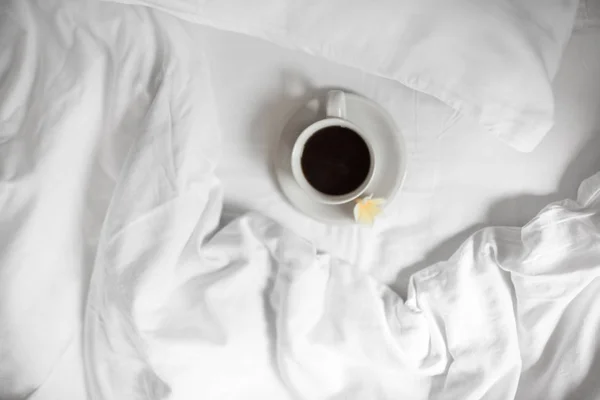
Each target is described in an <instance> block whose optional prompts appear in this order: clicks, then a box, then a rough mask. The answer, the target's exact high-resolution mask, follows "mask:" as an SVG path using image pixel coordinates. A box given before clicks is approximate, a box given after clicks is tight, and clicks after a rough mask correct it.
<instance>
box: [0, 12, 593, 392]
mask: <svg viewBox="0 0 600 400" xmlns="http://www.w3.org/2000/svg"><path fill="white" fill-rule="evenodd" d="M0 15H1V17H0V18H2V20H1V23H0V41H2V46H1V47H0V49H1V50H2V51H1V52H0V54H1V56H0V67H1V68H0V71H2V80H1V85H0V91H1V96H0V116H1V117H2V119H1V121H2V124H3V125H2V135H3V136H2V143H1V145H0V152H1V153H0V155H1V157H0V177H1V180H0V182H2V186H1V188H2V192H1V196H2V197H1V200H2V208H1V209H0V229H1V232H2V234H1V236H0V239H1V241H0V245H1V249H0V250H1V251H0V327H1V330H0V355H1V357H0V378H1V379H2V382H1V385H0V390H1V391H0V398H2V399H3V400H4V399H12V398H24V397H28V395H29V398H32V399H59V398H60V399H79V398H82V399H83V398H85V395H84V394H83V392H81V389H82V388H81V386H80V379H81V376H80V375H81V373H82V370H81V369H78V367H80V364H81V363H80V362H78V359H79V356H80V354H79V348H78V346H79V344H80V343H79V342H80V341H79V338H80V335H81V325H82V323H81V316H82V315H83V313H84V303H83V301H82V298H83V297H85V295H86V294H87V290H88V288H87V286H88V284H87V282H88V280H89V272H90V271H91V268H92V266H95V272H94V276H93V278H92V283H91V293H90V301H89V304H88V306H87V319H86V335H85V339H86V340H85V345H86V359H85V361H86V363H85V370H86V374H87V380H88V383H89V384H90V385H89V387H88V389H89V392H90V393H89V394H90V398H92V399H105V398H106V399H121V398H122V399H136V398H144V399H148V398H150V399H157V398H168V397H170V398H174V399H176V398H184V399H187V398H219V396H221V398H241V399H248V398H265V399H269V398H273V399H285V398H294V396H295V397H302V396H304V397H306V398H308V399H318V398H329V399H331V398H333V399H336V398H337V399H348V398H350V399H352V398H359V399H364V398H374V399H385V398H394V399H396V398H398V397H405V398H416V399H419V398H434V399H435V398H442V399H444V398H476V399H479V398H490V399H493V398H502V399H504V398H510V397H511V396H512V395H513V394H516V395H515V397H516V398H518V399H531V398H549V399H563V398H575V399H576V398H586V399H587V398H594V397H598V383H597V380H596V379H595V377H596V376H598V374H599V368H600V367H599V364H600V360H599V356H598V348H599V344H598V339H597V335H596V332H597V329H598V325H599V319H600V317H599V315H600V310H599V306H598V301H597V293H598V289H599V288H598V286H599V284H598V279H597V276H598V264H599V263H598V259H599V258H600V257H599V256H598V253H597V252H598V244H597V243H598V240H597V232H598V223H599V218H598V207H599V205H598V200H597V192H598V187H599V186H600V185H599V182H598V181H599V180H600V179H599V177H598V176H595V177H594V178H592V179H591V180H589V181H587V182H586V183H585V184H584V185H583V186H582V189H581V191H580V195H579V199H578V203H574V202H564V203H561V204H556V205H554V206H551V207H548V208H547V209H545V210H544V211H543V212H542V213H541V214H540V215H539V216H538V217H537V218H536V219H535V220H534V221H533V222H532V223H531V224H529V225H528V226H527V227H526V228H525V229H523V230H522V231H520V230H519V229H516V228H512V229H509V228H490V229H487V230H484V231H481V232H479V233H478V234H476V235H475V236H474V237H472V238H471V239H469V240H468V241H467V242H466V243H465V244H464V245H463V246H462V247H461V250H459V251H458V252H457V253H456V254H455V256H454V257H453V258H452V259H451V260H450V261H449V262H446V263H442V264H437V265H434V266H433V267H430V268H428V269H425V270H423V271H422V272H420V273H418V274H416V275H414V276H413V278H412V281H411V283H410V285H409V294H408V296H407V299H406V301H402V300H401V299H400V298H399V297H398V296H397V295H396V294H395V293H393V292H392V291H390V290H389V289H388V287H387V286H385V285H382V284H381V283H379V282H378V281H377V280H376V279H374V278H373V276H372V275H371V274H369V273H367V272H363V271H359V270H357V269H356V268H355V266H354V265H351V264H349V263H346V262H343V261H340V260H339V259H337V258H335V257H331V256H329V255H327V254H323V253H320V252H318V251H316V250H315V249H314V247H313V245H312V244H310V243H308V242H306V241H305V240H303V239H301V238H300V237H299V236H297V235H295V234H293V233H291V232H289V231H287V230H284V229H282V228H280V227H279V225H277V224H274V223H273V222H272V221H270V220H269V219H266V218H264V217H261V216H259V215H256V214H251V215H248V216H245V217H243V218H241V219H238V220H236V221H234V222H233V223H232V224H231V225H229V226H228V227H226V228H224V229H223V230H220V231H219V232H218V233H217V234H216V235H215V236H214V237H213V236H212V234H211V232H212V231H213V229H214V228H215V227H216V226H217V222H218V218H219V215H220V210H219V209H220V197H221V194H220V188H219V184H218V182H217V181H216V180H215V178H214V175H213V168H214V160H215V159H216V157H217V155H218V146H217V143H215V141H216V140H217V138H218V136H219V134H218V129H217V128H216V124H215V123H214V120H213V118H214V115H215V112H214V110H213V102H212V98H211V96H210V91H209V88H208V87H207V81H206V74H205V73H206V70H205V69H203V68H202V66H203V65H204V63H203V60H202V57H201V53H199V52H190V51H189V49H190V46H191V44H190V43H189V42H188V38H187V36H186V35H184V34H182V32H181V30H180V28H181V26H180V24H179V22H178V21H176V20H173V19H170V18H166V17H164V16H162V15H160V13H154V12H151V11H149V10H146V9H143V8H128V7H121V6H110V5H101V6H97V5H94V4H93V3H89V4H88V3H85V2H73V3H69V4H68V5H65V6H63V5H60V6H59V5H58V3H55V2H49V1H43V2H42V1H39V2H16V1H15V2H14V3H5V4H3V5H2V12H1V13H0ZM6 49H8V50H6ZM196 55H197V56H198V57H199V60H195V61H194V62H192V61H191V60H189V57H193V56H196ZM190 65H193V67H191V66H190ZM109 203H110V205H109ZM98 236H100V238H98ZM549 245H551V247H550V250H552V251H551V252H550V253H549V256H545V253H547V252H546V251H545V249H546V246H549ZM96 249H98V250H96ZM391 249H393V247H390V251H391ZM397 251H398V253H400V252H401V251H402V249H398V250H397ZM388 256H389V257H391V255H390V254H388ZM68 363H72V364H73V365H71V367H72V371H73V375H70V376H67V377H65V376H64V375H63V376H62V377H61V378H62V380H61V379H59V378H56V376H55V374H54V372H55V371H56V370H57V369H58V368H61V367H62V366H63V365H65V364H68ZM65 369H67V368H65ZM517 382H518V385H517ZM50 387H52V389H55V390H56V391H50ZM36 388H37V390H36ZM78 390H79V391H78Z"/></svg>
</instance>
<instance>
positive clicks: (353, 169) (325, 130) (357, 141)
mask: <svg viewBox="0 0 600 400" xmlns="http://www.w3.org/2000/svg"><path fill="white" fill-rule="evenodd" d="M345 96H346V95H345V93H344V92H343V91H341V90H332V91H330V92H329V93H328V94H327V105H326V115H327V116H326V118H324V119H321V120H319V121H317V122H315V123H313V124H311V125H309V126H308V127H306V128H305V129H304V130H303V131H302V132H301V133H300V135H299V136H298V138H297V139H296V141H295V143H294V146H293V148H292V157H291V158H292V159H291V164H292V174H293V176H294V179H295V180H296V182H297V183H298V185H299V186H300V187H301V188H302V190H303V191H304V192H306V193H307V194H308V195H309V196H310V197H311V198H312V199H314V200H316V201H318V202H320V203H323V204H343V203H347V202H350V201H352V200H354V199H356V198H358V197H359V196H361V195H362V194H363V193H364V192H365V190H366V189H367V187H368V186H369V183H371V180H372V179H373V173H374V171H375V157H374V153H373V148H372V146H371V144H370V143H369V141H368V139H367V136H366V135H365V133H364V132H363V131H362V130H361V128H360V127H358V126H357V125H356V124H354V123H352V122H350V121H348V119H347V118H346V97H345Z"/></svg>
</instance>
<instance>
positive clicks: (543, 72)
mask: <svg viewBox="0 0 600 400" xmlns="http://www.w3.org/2000/svg"><path fill="white" fill-rule="evenodd" d="M111 1H112V0H111ZM116 1H119V2H123V3H129V4H143V5H147V6H150V7H155V8H157V9H160V10H165V11H168V12H170V13H172V14H174V15H177V16H178V17H181V18H183V19H186V20H189V21H193V22H196V23H200V24H203V25H208V26H212V27H215V28H218V29H224V30H227V31H233V32H238V33H243V34H246V35H250V36H254V37H259V38H262V39H266V40H269V41H272V42H274V43H277V44H280V45H283V46H286V47H290V48H294V49H300V50H303V51H305V52H308V53H310V54H315V55H319V56H323V57H325V58H327V59H329V60H331V61H335V62H339V63H341V64H345V65H349V66H352V67H356V68H359V69H361V70H363V71H365V72H368V73H373V74H377V75H380V76H384V77H388V78H392V79H394V80H396V81H398V82H401V83H403V84H404V85H406V86H408V87H410V88H412V89H416V90H419V91H422V92H424V93H427V94H429V95H432V96H434V97H437V98H438V99H441V100H442V101H444V102H445V103H447V104H449V105H450V106H452V107H453V108H454V109H456V110H459V111H460V112H461V113H463V114H465V115H468V116H470V117H473V118H475V119H476V120H477V121H478V122H479V123H480V124H481V125H482V126H484V127H485V128H486V129H487V130H489V131H490V132H492V133H493V134H494V135H496V136H497V137H499V138H500V139H501V140H503V141H505V142H507V143H509V144H510V145H512V146H514V147H515V148H517V149H519V150H521V151H531V150H532V149H533V148H534V147H535V146H536V145H537V144H538V143H539V142H540V141H541V140H542V138H543V137H544V135H545V134H546V133H547V132H548V130H549V129H550V128H551V126H552V122H553V112H554V107H553V106H554V104H553V97H552V90H551V80H552V78H553V77H554V75H555V73H556V70H557V69H558V66H559V62H560V58H561V56H562V51H563V48H564V46H565V45H566V43H567V41H568V38H569V36H570V34H571V29H572V27H573V20H574V16H575V11H576V9H577V3H578V1H577V0H567V1H565V0H520V1H517V2H515V1H511V0H493V1H490V0H487V1H471V0H453V1H450V2H449V1H446V0H419V1H413V0H404V1H401V0H353V1H351V2H349V1H347V0H328V1H322V0H310V1H307V0H303V1H300V2H299V1H294V0H285V1H284V0H253V1H247V0H218V1H210V0H180V1H171V0H116ZM524 89H526V90H524Z"/></svg>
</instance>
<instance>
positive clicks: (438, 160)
mask: <svg viewBox="0 0 600 400" xmlns="http://www.w3.org/2000/svg"><path fill="white" fill-rule="evenodd" d="M584 4H585V3H584ZM594 4H595V3H592V5H594ZM597 20H598V19H597V14H593V13H587V14H584V13H583V12H580V16H579V18H578V30H577V31H576V32H575V33H574V35H573V37H572V39H571V41H570V43H569V45H568V47H567V49H566V54H565V57H564V60H563V62H562V66H561V68H560V71H559V73H558V76H557V78H556V80H555V83H554V91H555V95H556V110H557V114H556V124H555V127H554V128H553V129H552V131H551V132H550V133H549V134H548V136H547V137H546V138H545V139H544V141H543V142H542V144H541V145H540V146H539V147H538V148H537V149H536V150H535V151H534V152H533V153H530V154H522V153H518V152H516V151H514V150H513V149H511V148H509V147H508V146H505V145H503V144H502V143H501V142H499V141H498V140H496V139H495V138H493V137H492V136H491V135H486V134H485V132H484V131H483V130H482V129H481V128H480V127H479V126H477V125H476V124H475V123H473V122H472V121H469V120H467V119H465V118H463V117H461V116H459V115H457V114H456V113H454V112H453V111H452V110H451V109H449V108H448V107H447V106H445V105H444V104H442V103H440V102H439V101H437V100H436V99H433V98H431V97H429V96H426V95H423V94H420V93H417V92H414V91H412V90H409V89H407V88H406V87H404V86H402V85H400V84H398V83H395V82H393V81H389V80H386V79H382V78H377V77H374V76H370V75H368V74H365V73H362V72H360V71H358V70H355V69H352V68H346V67H343V66H339V65H336V64H333V63H330V62H327V61H324V60H321V59H318V58H314V57H311V56H308V55H305V54H302V53H299V52H295V51H290V50H286V49H282V48H279V47H277V46H274V45H271V44H269V43H266V42H263V41H260V40H256V39H252V38H248V37H244V36H241V35H236V34H231V33H225V32H219V31H215V30H212V29H207V28H199V27H193V26H189V29H190V32H191V33H192V35H194V36H195V37H196V41H197V42H198V43H202V44H201V45H199V48H200V46H204V45H206V46H207V49H208V50H207V53H208V56H209V62H210V64H211V74H212V84H213V88H214V92H215V96H216V100H217V104H218V108H219V117H220V123H221V126H222V135H223V155H222V157H223V158H222V162H221V163H220V164H219V167H218V170H217V174H218V177H219V178H220V179H221V181H222V182H223V185H224V187H225V210H224V216H225V218H226V219H227V218H229V219H231V218H232V217H233V216H236V215H239V214H240V213H243V212H245V211H248V210H258V211H261V212H263V213H265V214H266V215H268V216H270V217H272V218H273V219H275V220H276V221H278V222H280V223H281V224H283V225H284V226H286V227H289V228H291V229H293V230H294V231H296V232H298V233H299V234H301V235H302V236H305V237H307V238H309V239H310V240H312V241H314V242H315V243H317V244H318V246H319V247H321V248H322V249H324V250H326V251H328V252H331V253H333V254H335V255H336V256H339V257H341V258H343V259H346V260H348V261H350V262H353V263H359V264H360V265H362V266H364V267H365V268H367V267H368V266H373V265H376V266H377V267H376V270H371V272H372V273H373V274H374V275H375V276H377V277H378V278H380V279H382V280H384V281H386V282H392V281H394V280H396V278H397V276H398V274H401V278H402V279H400V280H399V281H398V282H397V289H398V290H399V291H400V292H401V293H404V287H405V283H406V279H407V278H408V277H409V276H410V274H411V273H412V272H414V271H417V270H419V269H420V268H423V267H424V266H427V265H430V264H432V263H434V262H437V261H441V260H445V259H447V258H448V257H449V256H450V255H451V254H452V253H453V252H454V251H455V250H456V248H457V247H458V246H459V245H460V244H461V242H462V241H463V240H464V239H465V238H467V237H468V236H469V235H470V234H471V233H473V232H475V231H476V230H478V229H479V228H481V227H483V226H489V225H507V226H521V225H523V224H524V223H526V222H527V221H528V220H530V219H531V218H532V217H533V216H534V215H535V214H536V213H537V212H538V211H539V210H540V209H541V208H542V207H543V206H544V205H546V204H548V203H549V202H551V201H555V200H558V199H563V198H572V197H574V195H575V193H576V189H577V186H578V185H579V183H580V182H581V181H582V180H583V179H584V178H585V177H587V176H590V175H591V174H593V173H594V172H595V171H597V170H598V169H600V158H599V157H598V156H597V149H598V148H600V113H599V111H600V81H599V80H598V79H597V77H598V76H599V74H600V48H599V47H598V46H597V43H598V40H600V29H598V27H597ZM330 87H341V88H345V89H348V90H351V91H355V92H357V93H360V94H362V95H364V96H367V97H369V98H371V99H373V100H375V101H377V102H378V103H379V104H381V105H382V106H383V107H385V108H386V109H387V110H388V111H389V112H390V114H391V115H392V116H393V117H394V119H395V121H396V123H397V125H398V126H399V128H400V129H401V130H402V133H403V134H404V137H405V140H406V142H407V145H408V149H409V164H408V176H407V179H406V182H405V185H404V188H403V190H402V191H401V192H400V193H399V195H398V196H397V197H396V198H395V199H394V201H393V202H392V203H391V204H390V206H389V208H388V210H387V215H386V216H385V217H384V218H382V219H381V220H380V221H379V222H378V223H377V225H376V226H375V227H374V228H373V229H369V228H360V227H353V226H349V227H348V226H347V227H331V226H326V225H324V224H321V223H319V222H315V221H313V220H311V219H310V218H308V217H305V216H303V215H301V214H300V213H299V212H297V211H296V210H295V209H293V207H292V206H290V205H289V204H288V203H287V202H286V200H285V199H284V197H283V196H282V195H281V194H280V192H279V191H278V189H277V184H276V182H275V181H274V179H273V176H272V174H271V171H270V169H269V168H270V166H269V163H268V162H267V159H268V157H269V151H270V149H271V148H272V146H273V144H274V143H276V140H277V137H278V135H279V134H280V131H281V129H282V128H283V126H284V125H285V122H286V120H287V119H288V118H289V117H290V116H291V115H292V114H293V112H294V110H295V109H296V108H297V107H298V106H299V105H300V104H302V102H303V101H305V99H306V98H307V97H310V96H311V94H313V93H315V92H316V91H319V90H324V88H330Z"/></svg>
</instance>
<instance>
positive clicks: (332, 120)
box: [291, 117, 376, 205]
mask: <svg viewBox="0 0 600 400" xmlns="http://www.w3.org/2000/svg"><path fill="white" fill-rule="evenodd" d="M330 126H341V127H345V128H348V129H351V130H352V131H354V132H355V133H356V134H357V135H358V136H360V138H361V139H362V140H363V141H364V142H365V144H366V145H367V149H368V150H369V155H370V156H371V163H370V166H369V172H368V173H367V177H366V178H365V180H364V181H363V183H362V184H361V185H360V186H359V187H357V188H356V189H355V190H353V191H352V192H349V193H346V194H341V195H328V194H325V193H322V192H320V191H318V190H317V189H315V188H314V187H313V186H312V185H311V184H310V182H308V180H307V179H306V177H305V176H304V172H303V171H302V165H301V160H302V155H303V153H304V146H305V145H306V142H308V139H310V138H311V137H312V136H313V135H314V134H315V133H317V132H318V131H320V130H321V129H324V128H327V127H330ZM291 158H292V159H291V164H292V175H293V176H294V179H295V180H296V182H297V183H298V185H299V186H300V188H302V190H303V191H304V192H306V193H307V194H308V195H309V196H310V197H312V198H313V199H314V200H316V201H319V202H320V203H323V204H332V205H334V204H344V203H348V202H350V201H352V200H354V199H356V198H358V197H359V196H360V195H361V194H363V193H364V192H365V190H366V189H367V187H368V186H369V184H370V183H371V181H372V180H373V176H374V173H375V163H376V161H375V153H374V151H373V147H372V145H371V143H370V142H369V140H368V139H367V138H366V136H365V135H364V134H363V133H362V131H361V129H360V128H359V127H357V126H356V125H355V124H354V123H352V122H350V121H348V120H346V119H342V118H338V117H326V118H322V119H320V120H318V121H315V122H313V123H312V124H310V125H309V126H307V127H306V128H304V130H303V131H302V132H301V133H300V135H298V137H297V138H296V141H295V142H294V145H293V147H292V157H291Z"/></svg>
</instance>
